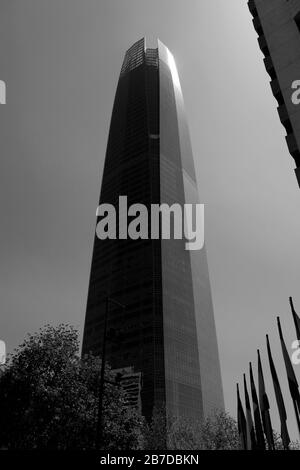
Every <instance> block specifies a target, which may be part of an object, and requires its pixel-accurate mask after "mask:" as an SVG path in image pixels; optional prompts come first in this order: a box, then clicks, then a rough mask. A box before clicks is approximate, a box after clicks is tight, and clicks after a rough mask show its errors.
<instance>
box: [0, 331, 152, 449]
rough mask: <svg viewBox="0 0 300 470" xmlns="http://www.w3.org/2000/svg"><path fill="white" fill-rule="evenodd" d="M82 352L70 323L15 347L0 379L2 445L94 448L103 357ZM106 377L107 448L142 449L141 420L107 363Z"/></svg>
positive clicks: (32, 447)
mask: <svg viewBox="0 0 300 470" xmlns="http://www.w3.org/2000/svg"><path fill="white" fill-rule="evenodd" d="M78 351H79V341H78V332H77V331H76V330H75V329H74V328H73V327H72V326H69V325H59V326H57V327H53V326H50V325H47V326H46V327H44V328H42V329H40V330H39V331H38V332H37V333H35V334H33V335H29V336H28V338H27V339H26V340H25V341H24V342H23V343H22V344H21V345H20V346H19V348H17V349H16V350H15V352H14V354H13V355H12V357H11V358H10V359H9V361H8V363H7V365H6V366H5V369H4V371H3V374H2V375H1V377H0V419H1V423H0V447H6V448H8V449H49V448H50V449H70V448H73V449H75V448H76V449H92V448H94V445H95V432H96V419H97V409H98V390H99V371H100V366H101V360H100V359H99V358H97V357H94V356H92V355H87V356H86V357H84V358H83V359H81V358H80V357H79V355H78ZM105 378H106V381H109V382H112V383H106V386H105V392H106V393H105V395H104V399H103V407H104V434H103V446H104V447H105V448H106V449H108V450H109V449H114V450H124V449H136V448H140V446H141V440H142V435H141V430H142V426H143V419H142V417H141V416H140V415H139V413H137V412H136V411H135V410H129V409H128V408H127V407H126V405H125V393H124V391H123V390H122V388H121V387H117V386H115V385H114V384H113V381H114V376H113V374H112V373H111V371H110V369H109V367H108V366H107V367H106V372H105Z"/></svg>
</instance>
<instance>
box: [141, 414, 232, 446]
mask: <svg viewBox="0 0 300 470" xmlns="http://www.w3.org/2000/svg"><path fill="white" fill-rule="evenodd" d="M144 436H145V442H144V446H145V448H146V449H151V450H162V449H167V448H168V449H170V450H227V449H232V450H236V449H238V448H239V436H238V429H237V423H236V421H235V420H234V419H233V418H231V417H230V416H229V414H228V413H226V412H224V411H215V412H214V413H212V414H211V415H210V416H208V417H207V418H206V419H205V420H204V421H199V420H196V419H195V420H194V419H191V418H178V417H174V416H171V415H170V414H168V413H167V418H166V412H165V409H164V408H162V407H161V408H159V409H157V410H155V412H154V413H153V418H152V420H151V422H150V423H149V424H146V425H145V430H144ZM165 436H167V437H165Z"/></svg>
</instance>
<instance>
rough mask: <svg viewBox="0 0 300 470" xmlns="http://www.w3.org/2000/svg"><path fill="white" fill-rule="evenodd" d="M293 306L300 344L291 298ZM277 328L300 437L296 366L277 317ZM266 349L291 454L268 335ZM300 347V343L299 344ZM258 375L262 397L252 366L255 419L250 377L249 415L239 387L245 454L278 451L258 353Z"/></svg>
mask: <svg viewBox="0 0 300 470" xmlns="http://www.w3.org/2000/svg"><path fill="white" fill-rule="evenodd" d="M289 300H290V306H291V310H292V315H293V319H294V324H295V328H296V336H297V340H298V341H299V342H300V318H299V316H298V315H297V313H296V312H295V309H294V305H293V300H292V298H291V297H290V299H289ZM277 327H278V333H279V338H280V343H281V349H282V355H283V359H284V364H285V370H286V374H287V379H288V385H289V391H290V395H291V399H292V402H293V407H294V411H295V416H296V421H297V425H298V431H299V434H300V394H299V386H298V382H297V379H296V375H295V372H294V369H293V366H292V362H291V359H290V356H289V354H288V350H287V348H286V344H285V341H284V338H283V334H282V329H281V324H280V319H279V317H277ZM266 345H267V352H268V360H269V366H270V372H271V376H272V381H273V386H274V392H275V398H276V404H277V409H278V413H279V418H280V424H281V430H280V435H281V439H282V445H283V448H284V449H286V450H288V449H289V445H290V442H291V440H290V437H289V432H288V428H287V414H286V409H285V404H284V399H283V395H282V392H281V387H280V382H279V379H278V375H277V372H276V368H275V364H274V361H273V357H272V352H271V346H270V341H269V337H268V335H266ZM299 345H300V343H299ZM257 372H258V396H257V391H256V386H255V382H254V377H253V369H252V364H251V362H250V364H249V377H250V389H251V398H252V405H253V417H252V411H251V405H250V397H249V393H248V388H247V379H246V374H244V378H243V379H244V380H243V382H244V397H245V402H244V404H245V412H244V408H243V404H242V400H241V396H240V391H239V385H238V384H237V418H238V430H239V437H240V445H241V449H244V450H265V449H266V448H267V449H269V450H275V444H274V436H273V428H272V422H271V417H270V404H269V399H268V395H267V392H266V388H265V381H264V374H263V368H262V363H261V358H260V352H259V350H258V351H257Z"/></svg>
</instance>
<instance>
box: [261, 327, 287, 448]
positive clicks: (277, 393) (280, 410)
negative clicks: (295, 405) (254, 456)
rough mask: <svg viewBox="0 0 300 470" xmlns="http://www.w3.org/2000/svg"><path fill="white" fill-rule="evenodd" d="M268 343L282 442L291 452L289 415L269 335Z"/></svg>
mask: <svg viewBox="0 0 300 470" xmlns="http://www.w3.org/2000/svg"><path fill="white" fill-rule="evenodd" d="M266 341H267V351H268V358H269V366H270V371H271V376H272V381H273V387H274V392H275V398H276V403H277V408H278V413H279V417H280V424H281V433H280V434H281V440H282V444H283V447H284V449H285V450H289V443H290V442H291V440H290V436H289V432H288V428H287V424H286V421H287V414H286V410H285V404H284V399H283V396H282V392H281V387H280V383H279V380H278V375H277V372H276V368H275V364H274V361H273V357H272V352H271V346H270V342H269V336H268V335H266Z"/></svg>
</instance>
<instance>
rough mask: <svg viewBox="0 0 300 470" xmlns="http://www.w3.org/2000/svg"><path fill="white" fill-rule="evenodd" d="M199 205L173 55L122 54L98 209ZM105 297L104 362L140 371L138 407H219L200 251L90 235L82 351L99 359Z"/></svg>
mask: <svg viewBox="0 0 300 470" xmlns="http://www.w3.org/2000/svg"><path fill="white" fill-rule="evenodd" d="M120 195H126V196H127V197H128V206H129V205H131V204H135V203H142V204H144V205H146V206H147V208H148V210H149V213H150V205H151V204H162V203H167V204H169V205H172V204H173V203H179V204H181V205H183V204H184V203H196V202H199V201H198V191H197V184H196V177H195V170H194V162H193V156H192V150H191V144H190V139H189V133H188V127H187V121H186V117H185V113H184V105H183V99H182V93H181V88H180V83H179V78H178V74H177V70H176V66H175V62H174V59H173V56H172V54H171V53H170V52H169V50H168V49H167V48H166V47H165V46H164V45H163V44H162V43H161V42H160V41H158V47H157V48H156V49H149V48H148V49H146V45H145V40H144V39H141V40H140V41H138V42H137V43H135V44H134V45H133V46H132V47H131V48H130V49H129V50H128V51H127V53H126V55H125V58H124V62H123V66H122V69H121V74H120V78H119V82H118V87H117V92H116V96H115V102H114V107H113V113H112V118H111V125H110V132H109V138H108V145H107V153H106V159H105V166H104V172H103V180H102V187H101V194H100V203H111V204H113V205H114V206H115V207H116V208H117V207H118V203H119V200H118V199H119V196H120ZM106 295H109V296H110V297H111V298H112V299H114V300H117V301H118V302H120V303H121V304H123V305H125V306H126V308H121V307H119V306H117V305H116V304H113V303H111V304H109V314H108V332H109V331H110V330H111V331H113V332H114V335H113V336H114V337H113V338H111V339H110V338H109V335H108V341H107V361H108V362H109V363H110V364H111V366H112V367H113V368H124V367H133V368H134V371H135V372H141V374H142V389H141V401H142V411H143V414H144V415H145V416H147V417H150V416H151V414H152V412H153V408H154V407H158V408H160V407H161V406H165V407H166V410H167V412H168V413H170V414H172V415H175V416H189V417H193V418H195V417H196V418H200V419H201V418H203V417H204V416H206V415H207V414H209V412H210V411H212V410H213V409H216V408H218V409H223V408H224V402H223V392H222V383H221V373H220V365H219V356H218V346H217V338H216V330H215V323H214V314H213V306H212V299H211V291H210V282H209V276H208V266H207V260H206V252H205V247H204V248H202V249H201V250H199V251H187V250H186V249H185V240H184V239H183V240H174V239H172V238H171V239H170V240H161V239H157V240H151V239H147V240H141V239H139V240H130V239H127V240H125V239H124V240H120V239H117V240H109V239H107V240H99V239H98V238H97V237H95V241H94V251H93V257H92V267H91V275H90V283H89V292H88V301H87V311H86V321H85V328H84V338H83V353H87V352H89V351H92V352H93V353H95V354H101V351H102V342H103V328H104V314H105V302H104V300H103V299H104V297H105V296H106Z"/></svg>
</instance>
